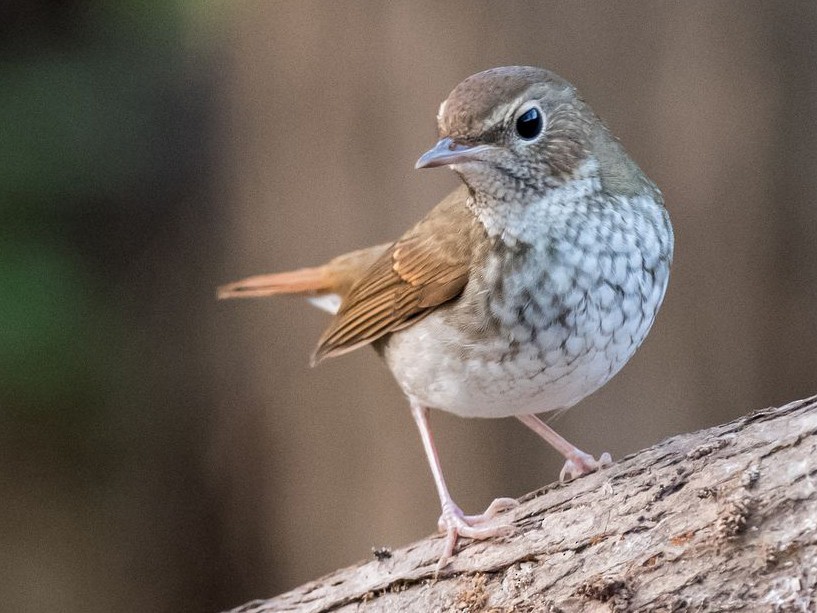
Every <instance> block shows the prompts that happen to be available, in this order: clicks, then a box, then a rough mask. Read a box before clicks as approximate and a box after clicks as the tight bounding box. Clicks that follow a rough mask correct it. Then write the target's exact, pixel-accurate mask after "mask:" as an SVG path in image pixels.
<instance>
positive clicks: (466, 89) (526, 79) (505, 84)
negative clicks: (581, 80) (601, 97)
mask: <svg viewBox="0 0 817 613" xmlns="http://www.w3.org/2000/svg"><path fill="white" fill-rule="evenodd" d="M545 93H548V98H550V99H552V100H553V102H554V103H557V102H559V101H564V102H568V101H570V100H575V98H576V91H575V89H574V88H573V86H572V85H570V83H568V82H567V81H565V80H564V79H562V78H561V77H559V76H558V75H556V74H554V73H552V72H550V71H549V70H545V69H544V68H535V67H533V66H501V67H499V68H491V69H489V70H484V71H483V72H479V73H477V74H475V75H471V76H470V77H468V78H467V79H465V80H464V81H463V82H462V83H460V84H459V85H457V87H455V88H454V90H453V91H452V92H451V93H450V94H449V95H448V98H447V99H446V100H445V102H443V104H442V105H441V107H440V113H439V115H438V116H437V122H438V127H439V131H440V136H450V137H451V138H453V139H455V140H456V139H462V140H469V139H474V138H476V137H478V136H479V135H480V134H482V133H484V132H485V131H486V130H488V129H490V128H491V127H493V126H494V125H495V124H496V122H497V121H499V120H500V119H501V118H502V115H503V114H504V113H505V112H510V111H512V110H513V107H514V106H515V105H518V104H519V103H522V102H523V101H524V100H525V99H528V98H538V97H540V96H542V95H543V94H545Z"/></svg>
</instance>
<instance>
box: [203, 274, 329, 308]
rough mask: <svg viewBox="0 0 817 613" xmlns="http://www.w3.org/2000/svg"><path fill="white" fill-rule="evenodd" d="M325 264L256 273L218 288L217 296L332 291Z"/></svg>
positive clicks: (229, 296)
mask: <svg viewBox="0 0 817 613" xmlns="http://www.w3.org/2000/svg"><path fill="white" fill-rule="evenodd" d="M327 268H328V267H327V266H318V267H316V268H301V269H300V270H293V271H290V272H279V273H273V274H268V275H256V276H254V277H247V278H246V279H241V280H240V281H234V282H233V283H228V284H227V285H222V286H221V287H219V288H218V298H219V300H223V299H224V298H257V297H260V296H274V295H276V294H306V295H310V296H315V295H318V294H323V293H327V292H332V291H334V290H333V289H332V285H333V284H332V275H331V273H330V271H329V270H327Z"/></svg>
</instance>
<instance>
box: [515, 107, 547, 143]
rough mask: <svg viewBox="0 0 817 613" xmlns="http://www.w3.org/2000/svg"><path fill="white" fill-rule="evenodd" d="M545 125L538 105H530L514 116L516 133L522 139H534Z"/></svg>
mask: <svg viewBox="0 0 817 613" xmlns="http://www.w3.org/2000/svg"><path fill="white" fill-rule="evenodd" d="M544 126H545V121H544V118H543V117H542V111H541V109H539V107H538V106H532V107H530V108H529V109H528V110H527V111H525V112H524V113H522V114H521V115H519V117H517V118H516V124H515V128H516V133H517V134H518V135H519V138H521V139H522V140H535V139H537V138H539V135H540V134H542V129H543V128H544Z"/></svg>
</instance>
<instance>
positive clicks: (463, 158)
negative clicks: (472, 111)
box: [414, 136, 494, 168]
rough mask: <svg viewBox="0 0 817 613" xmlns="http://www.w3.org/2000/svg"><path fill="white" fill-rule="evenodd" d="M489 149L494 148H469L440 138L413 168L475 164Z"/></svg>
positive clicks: (485, 146) (484, 146)
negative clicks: (465, 163)
mask: <svg viewBox="0 0 817 613" xmlns="http://www.w3.org/2000/svg"><path fill="white" fill-rule="evenodd" d="M490 149H494V147H492V146H491V145H475V146H473V147H469V146H467V145H461V144H459V143H457V142H454V141H453V140H451V138H449V137H447V136H446V137H445V138H441V139H440V140H439V142H438V143H437V144H436V145H434V148H433V149H429V150H428V151H426V152H425V153H424V154H423V155H421V156H420V159H419V160H417V163H416V164H415V165H414V168H435V167H437V166H448V165H449V164H462V163H464V162H475V161H478V160H480V159H482V158H481V157H480V154H482V153H484V152H485V151H488V150H490Z"/></svg>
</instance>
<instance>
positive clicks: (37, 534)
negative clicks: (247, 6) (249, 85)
mask: <svg viewBox="0 0 817 613" xmlns="http://www.w3.org/2000/svg"><path fill="white" fill-rule="evenodd" d="M206 4H207V6H206V7H204V6H203V4H200V3H193V2H191V1H188V0H165V1H162V2H150V1H148V2H140V1H135V0H10V1H7V2H3V3H0V83H2V86H0V288H1V289H0V499H2V501H3V502H2V504H1V505H0V544H2V546H0V567H3V568H5V569H8V572H5V571H4V573H0V593H2V594H3V599H4V605H3V606H9V607H10V609H9V610H15V611H26V610H49V609H59V610H85V611H89V610H131V609H133V610H144V609H145V608H150V609H152V610H162V609H163V607H171V608H172V607H173V606H175V605H176V604H178V603H179V602H188V603H189V602H194V603H195V602H197V601H196V598H197V597H198V598H199V602H201V601H202V600H204V599H206V598H208V596H207V594H206V593H205V591H203V590H202V589H201V587H200V585H197V583H196V581H197V577H198V579H199V580H200V581H201V582H202V583H207V582H209V578H207V577H204V576H203V575H202V576H199V575H197V574H196V572H198V571H190V572H188V571H186V570H185V568H186V566H185V564H186V563H187V562H186V558H185V557H184V556H185V555H189V557H193V556H196V555H200V551H199V552H192V549H191V548H190V543H191V542H192V540H191V538H192V537H189V534H188V533H185V532H184V531H183V530H181V529H178V527H177V526H179V525H183V526H188V527H189V526H193V528H191V530H192V531H195V530H196V528H195V525H196V522H195V518H193V519H191V515H190V513H188V514H187V515H185V513H187V509H193V511H191V513H194V512H197V511H195V510H196V509H197V508H198V507H200V506H202V505H201V504H200V503H199V502H197V500H198V499H197V498H196V496H197V494H196V492H197V491H199V490H196V487H197V486H196V479H195V478H194V477H191V476H190V475H191V474H195V470H196V467H195V466H194V465H186V464H185V463H184V460H185V458H186V457H192V456H194V454H193V453H192V452H190V451H189V445H192V444H194V443H191V442H190V441H191V440H193V438H194V437H193V436H192V435H191V436H189V437H187V438H185V437H178V436H176V438H173V436H174V433H175V434H178V433H179V432H185V431H188V430H190V429H189V428H187V424H188V423H189V422H185V420H186V419H187V420H190V419H192V417H191V415H193V409H198V410H199V411H200V414H205V415H206V413H207V409H206V407H205V406H203V405H204V403H199V405H198V406H195V403H194V402H188V404H187V405H186V404H185V402H187V397H185V396H184V393H185V390H184V389H182V390H181V391H180V392H179V393H178V394H176V395H174V394H173V393H172V390H173V389H174V388H173V385H174V384H176V382H178V381H179V380H180V379H181V380H184V379H185V377H184V376H180V375H179V369H181V370H183V369H184V368H188V369H191V368H192V369H196V368H198V369H199V370H202V369H201V366H200V364H198V363H197V362H196V359H197V358H196V356H195V352H194V351H191V350H190V335H189V332H186V331H185V329H184V325H185V323H184V322H185V318H189V319H190V320H191V321H192V319H193V318H192V317H191V316H190V313H189V310H187V309H186V308H185V305H186V304H189V303H183V299H181V298H178V297H175V296H170V298H169V299H168V298H166V297H167V296H168V294H169V292H167V291H166V290H163V288H167V287H172V285H173V284H177V285H178V286H180V287H187V288H188V289H187V291H188V295H189V293H190V289H189V288H190V287H200V286H204V283H201V282H198V281H196V280H193V281H189V282H188V284H187V286H184V283H185V278H188V279H189V276H190V275H189V274H188V273H186V272H185V271H184V266H186V264H177V267H178V269H179V270H176V271H173V264H174V263H175V262H179V261H181V262H186V261H187V260H185V258H188V259H189V258H191V257H193V256H191V255H189V254H190V253H193V251H192V250H191V249H188V246H189V244H191V243H192V242H193V241H192V240H191V238H190V236H186V235H185V231H184V228H190V227H192V228H195V227H196V223H197V220H199V221H198V222H199V223H201V222H200V220H201V218H202V217H205V216H206V215H207V211H208V210H209V207H208V205H207V203H205V202H203V201H202V194H206V193H207V190H208V188H209V186H210V185H211V183H212V182H211V181H210V175H211V174H212V173H211V172H209V164H210V153H209V151H210V148H211V140H212V138H211V134H212V132H213V130H212V127H211V122H212V116H213V106H214V105H215V101H214V94H213V92H214V91H215V87H214V86H213V80H214V79H213V76H212V75H213V70H212V64H211V63H212V62H213V61H214V58H216V57H217V51H218V49H217V47H218V45H217V42H218V41H217V40H216V39H215V37H214V32H217V31H218V27H217V25H216V24H215V21H214V20H217V19H218V18H219V10H218V9H219V7H218V6H216V5H215V4H214V3H206ZM205 9H206V10H205ZM208 20H211V21H209V22H208ZM211 26H213V29H212V31H211V30H210V28H211ZM185 241H186V242H187V244H185ZM202 242H204V241H202ZM171 271H173V272H171ZM163 292H164V293H163ZM211 296H212V291H211V290H210V289H209V287H208V288H207V298H208V299H210V298H211ZM171 299H172V300H176V303H175V304H174V303H172V302H170V301H169V300H171ZM185 299H187V298H185ZM180 302H182V303H183V304H179V303H180ZM190 302H193V301H190ZM195 303H197V304H198V303H201V304H206V303H207V300H204V299H202V298H199V297H198V296H197V297H196V299H195ZM187 325H188V327H190V324H187ZM163 330H164V331H165V333H163V332H162V331H163ZM167 331H170V333H168V332H167ZM174 334H175V336H174ZM185 335H187V336H185ZM157 338H158V339H159V340H157ZM160 343H164V344H160ZM185 343H187V344H185ZM168 364H171V365H172V364H179V365H183V366H179V369H177V370H175V371H174V370H172V369H171V368H168ZM187 379H189V380H190V381H191V383H190V385H191V386H192V385H193V378H192V377H187ZM169 390H171V391H169ZM188 405H190V406H191V410H190V412H185V410H184V409H185V407H186V406H188ZM168 432H170V433H171V434H168ZM169 441H173V442H172V443H169ZM186 445H187V446H186ZM165 449H168V450H169V451H166V452H165V451H164V450H165ZM168 467H170V468H168ZM180 483H181V484H184V486H187V489H185V487H184V486H180ZM190 484H192V485H190ZM174 492H177V493H175V494H174ZM151 505H152V506H151ZM166 545H167V546H166ZM188 550H191V553H190V554H186V553H185V552H186V551H188ZM145 560H161V561H162V564H155V563H154V564H146V563H145ZM140 568H141V569H142V570H141V574H140V571H139V570H138V569H140ZM145 569H149V570H145ZM170 569H173V572H171V571H170ZM204 572H205V571H201V573H204ZM201 573H199V574H201ZM89 577H95V578H96V579H95V580H94V582H93V583H89V581H88V578H89ZM127 585H141V586H143V588H142V589H140V591H139V592H138V594H137V595H138V597H136V595H135V594H133V593H126V592H123V591H121V590H123V589H125V588H124V587H123V586H127ZM128 589H130V588H128ZM117 590H120V591H119V592H118V593H117ZM197 592H199V594H200V595H197ZM174 598H177V599H178V600H177V601H175V604H174ZM191 598H192V600H191ZM159 602H161V606H153V605H154V604H158V603H159Z"/></svg>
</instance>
